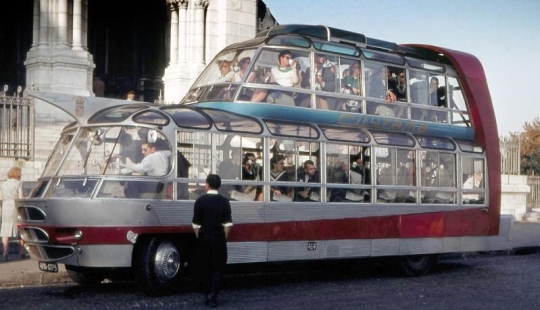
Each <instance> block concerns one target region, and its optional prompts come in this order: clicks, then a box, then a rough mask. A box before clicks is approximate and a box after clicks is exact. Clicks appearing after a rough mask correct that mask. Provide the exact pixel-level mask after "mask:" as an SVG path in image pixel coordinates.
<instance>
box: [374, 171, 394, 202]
mask: <svg viewBox="0 0 540 310" xmlns="http://www.w3.org/2000/svg"><path fill="white" fill-rule="evenodd" d="M382 165H383V167H382V168H381V170H380V171H379V177H378V179H377V180H378V184H380V185H395V184H396V182H395V180H396V179H395V175H394V170H393V169H392V167H391V166H390V164H388V163H383V164H382ZM394 199H396V191H395V190H391V189H380V190H378V191H377V201H380V202H393V201H394Z"/></svg>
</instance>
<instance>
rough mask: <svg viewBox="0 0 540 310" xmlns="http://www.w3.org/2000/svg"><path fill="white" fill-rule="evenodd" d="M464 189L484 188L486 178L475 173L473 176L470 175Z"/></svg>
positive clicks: (479, 173)
mask: <svg viewBox="0 0 540 310" xmlns="http://www.w3.org/2000/svg"><path fill="white" fill-rule="evenodd" d="M464 179H465V178H464ZM463 188H484V177H483V176H482V173H481V172H475V173H474V174H473V175H469V176H468V177H467V178H466V181H465V182H464V183H463Z"/></svg>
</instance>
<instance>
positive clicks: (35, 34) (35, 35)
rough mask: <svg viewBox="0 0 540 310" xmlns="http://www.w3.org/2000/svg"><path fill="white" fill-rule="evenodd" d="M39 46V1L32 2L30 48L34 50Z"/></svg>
mask: <svg viewBox="0 0 540 310" xmlns="http://www.w3.org/2000/svg"><path fill="white" fill-rule="evenodd" d="M38 44H39V0H34V13H33V20H32V47H31V48H30V49H35V48H36V47H37V46H38Z"/></svg>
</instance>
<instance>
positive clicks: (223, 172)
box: [217, 149, 240, 197]
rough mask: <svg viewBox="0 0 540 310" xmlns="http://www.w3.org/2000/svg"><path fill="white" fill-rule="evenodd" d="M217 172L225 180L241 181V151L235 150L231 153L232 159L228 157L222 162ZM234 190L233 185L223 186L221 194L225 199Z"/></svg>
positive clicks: (220, 190)
mask: <svg viewBox="0 0 540 310" xmlns="http://www.w3.org/2000/svg"><path fill="white" fill-rule="evenodd" d="M226 153H228V152H226ZM217 171H218V174H219V176H221V178H222V179H223V180H239V179H240V151H239V150H238V149H233V150H232V151H231V157H229V156H227V158H225V159H224V160H223V161H222V162H220V163H219V164H218V167H217ZM232 190H233V186H232V185H231V184H223V185H222V186H221V187H220V188H219V194H220V195H222V196H225V197H229V195H230V192H231V191H232Z"/></svg>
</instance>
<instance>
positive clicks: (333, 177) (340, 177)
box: [327, 161, 349, 202]
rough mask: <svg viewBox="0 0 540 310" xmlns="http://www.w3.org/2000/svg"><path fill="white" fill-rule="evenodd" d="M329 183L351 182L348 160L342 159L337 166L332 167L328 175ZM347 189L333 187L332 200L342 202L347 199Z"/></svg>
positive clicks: (331, 190)
mask: <svg viewBox="0 0 540 310" xmlns="http://www.w3.org/2000/svg"><path fill="white" fill-rule="evenodd" d="M327 181H328V183H341V184H347V183H349V165H348V163H347V162H346V161H340V162H339V163H338V164H337V165H336V166H335V167H331V168H330V170H329V172H328V177H327ZM346 194H347V189H344V188H332V189H330V194H329V195H330V197H329V201H330V202H341V201H343V200H345V196H346Z"/></svg>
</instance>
